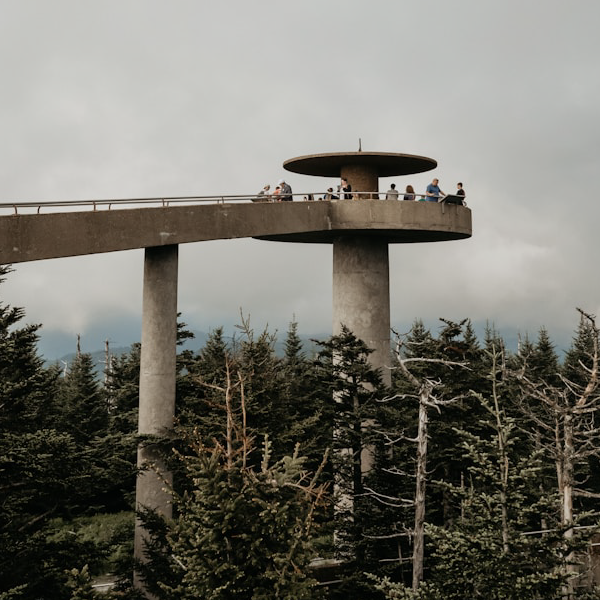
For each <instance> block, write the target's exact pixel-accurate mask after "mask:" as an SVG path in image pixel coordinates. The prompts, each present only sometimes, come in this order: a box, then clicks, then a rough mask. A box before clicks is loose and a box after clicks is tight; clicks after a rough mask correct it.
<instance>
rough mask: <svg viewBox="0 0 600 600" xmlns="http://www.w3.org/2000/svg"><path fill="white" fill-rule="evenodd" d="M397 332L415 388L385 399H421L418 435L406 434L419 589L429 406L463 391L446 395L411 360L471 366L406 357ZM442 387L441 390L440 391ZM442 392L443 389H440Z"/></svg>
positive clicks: (401, 363) (400, 355)
mask: <svg viewBox="0 0 600 600" xmlns="http://www.w3.org/2000/svg"><path fill="white" fill-rule="evenodd" d="M394 333H395V334H396V348H395V354H396V360H397V364H398V368H399V369H400V371H401V372H402V374H403V376H404V377H405V379H406V380H407V381H408V382H409V383H410V384H411V386H412V387H413V389H414V393H412V394H399V395H395V396H394V397H392V398H389V399H386V401H390V400H394V399H408V398H413V399H416V400H417V401H418V405H419V416H418V427H417V436H416V437H415V438H412V439H410V438H404V439H406V440H408V441H411V442H413V443H415V444H416V467H415V496H414V527H413V531H412V535H413V556H412V563H413V574H412V588H413V590H417V589H418V588H419V586H420V584H421V581H422V580H423V565H424V557H425V516H426V511H425V509H426V495H425V492H426V485H427V444H428V424H429V410H430V409H431V408H434V409H435V410H436V411H438V412H440V411H441V408H442V407H443V406H447V405H448V404H452V403H454V402H456V401H458V400H460V399H461V398H462V397H463V395H459V396H455V397H452V398H448V399H445V398H443V397H442V394H443V382H442V380H441V379H432V378H430V377H427V376H418V375H416V374H415V373H414V372H413V371H411V369H410V368H409V366H410V363H420V364H423V363H430V364H436V365H441V366H444V367H446V368H448V369H453V368H462V369H466V368H468V364H467V363H466V362H465V361H461V362H456V361H451V360H446V359H437V358H406V357H405V356H404V352H403V346H404V344H405V342H404V341H403V339H402V337H401V336H400V335H399V334H398V333H396V332H394ZM438 390H439V391H438ZM440 392H441V393H440Z"/></svg>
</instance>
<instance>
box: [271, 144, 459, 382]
mask: <svg viewBox="0 0 600 600" xmlns="http://www.w3.org/2000/svg"><path fill="white" fill-rule="evenodd" d="M283 166H284V168H285V169H286V170H288V171H291V172H293V173H299V174H302V175H315V176H318V177H328V178H343V179H347V180H348V183H349V184H350V185H351V187H352V194H353V200H339V201H333V202H332V204H335V205H336V206H335V207H333V206H332V211H333V213H334V214H333V216H332V221H335V222H336V226H335V227H332V228H330V229H321V230H318V231H309V232H306V231H305V232H301V233H292V234H289V233H287V234H281V235H269V236H260V239H266V240H274V241H282V242H286V241H287V242H305V243H326V244H333V334H334V335H337V334H338V333H340V331H341V327H342V325H345V326H346V327H348V328H349V329H350V330H351V331H352V332H353V333H354V334H355V335H356V336H357V337H358V338H360V339H362V340H363V341H364V342H365V343H366V344H367V345H368V346H369V347H370V348H372V349H373V350H374V352H373V354H372V355H371V357H370V358H371V364H372V365H373V367H375V368H377V369H380V371H381V374H382V377H383V380H384V382H386V383H387V384H389V383H390V382H391V371H390V369H389V368H388V367H389V361H390V291H389V289H390V288H389V253H388V246H389V244H391V243H393V244H395V243H416V242H432V241H445V240H457V239H464V238H468V237H470V236H471V211H470V210H469V209H467V208H466V207H463V206H455V205H446V204H444V203H440V204H438V203H435V202H410V201H398V200H389V201H386V200H378V198H379V178H380V177H392V176H394V177H395V176H403V175H413V174H416V173H423V172H425V171H430V170H432V169H434V168H435V167H436V166H437V162H436V161H435V160H433V159H431V158H427V157H424V156H415V155H411V154H396V153H382V152H362V151H359V152H339V153H329V154H313V155H308V156H300V157H297V158H292V159H289V160H287V161H285V162H284V163H283ZM374 199H377V200H376V201H372V200H374ZM369 200H371V201H369Z"/></svg>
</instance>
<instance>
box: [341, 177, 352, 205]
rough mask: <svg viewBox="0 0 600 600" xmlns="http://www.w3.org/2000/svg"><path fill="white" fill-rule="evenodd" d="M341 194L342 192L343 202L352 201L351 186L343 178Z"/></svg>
mask: <svg viewBox="0 0 600 600" xmlns="http://www.w3.org/2000/svg"><path fill="white" fill-rule="evenodd" d="M342 192H344V200H352V186H351V185H350V184H349V183H348V180H347V179H346V178H345V177H342Z"/></svg>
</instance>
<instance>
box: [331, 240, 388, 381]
mask: <svg viewBox="0 0 600 600" xmlns="http://www.w3.org/2000/svg"><path fill="white" fill-rule="evenodd" d="M342 325H345V326H346V327H348V328H349V329H350V330H351V331H352V332H353V333H354V335H356V337H358V338H360V339H362V340H363V341H364V342H365V344H367V346H369V347H370V348H372V349H373V350H374V352H373V354H371V356H370V361H371V364H372V365H373V367H375V368H376V369H380V370H381V375H382V378H383V381H384V382H385V383H386V384H387V385H389V384H390V383H391V371H390V369H389V365H390V281H389V254H388V243H387V241H386V240H380V239H378V238H371V237H368V236H344V237H340V238H339V239H338V240H336V241H335V242H334V243H333V334H334V335H337V334H339V333H340V331H341V326H342Z"/></svg>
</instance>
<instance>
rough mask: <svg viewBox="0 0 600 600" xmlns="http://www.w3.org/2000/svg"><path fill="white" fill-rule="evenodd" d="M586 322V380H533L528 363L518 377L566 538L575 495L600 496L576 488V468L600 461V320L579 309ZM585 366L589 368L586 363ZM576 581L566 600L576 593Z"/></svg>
mask: <svg viewBox="0 0 600 600" xmlns="http://www.w3.org/2000/svg"><path fill="white" fill-rule="evenodd" d="M577 310H578V311H579V313H580V315H581V318H582V323H583V324H584V325H585V326H587V328H588V329H589V332H590V333H591V336H590V340H591V347H590V348H589V349H588V351H587V352H586V356H585V359H586V361H585V362H584V361H583V360H581V359H579V361H578V362H579V367H580V372H581V373H582V374H583V375H584V376H583V378H582V380H581V381H579V382H575V381H573V380H571V379H569V378H567V377H566V376H565V375H564V374H563V373H560V374H559V381H560V384H559V385H550V384H548V383H547V382H546V381H544V380H534V379H533V378H531V377H530V376H529V374H528V369H527V363H526V361H525V362H524V364H523V366H522V368H521V369H520V371H519V373H518V374H517V378H518V380H519V382H520V384H521V407H522V410H523V412H524V414H525V416H526V417H527V419H528V420H529V421H530V422H532V423H533V424H534V429H533V431H529V435H531V436H536V441H537V443H538V444H539V443H540V441H539V440H541V446H542V448H543V450H544V451H545V452H546V454H547V455H549V456H550V457H551V458H552V460H553V461H554V463H555V466H556V482H557V489H558V492H559V495H560V498H561V524H562V526H563V528H564V530H565V534H564V536H565V538H566V539H567V540H571V539H572V538H573V535H574V528H573V524H574V520H575V515H574V508H573V507H574V503H573V499H574V497H575V496H577V495H579V496H587V497H598V494H593V493H590V492H587V491H585V490H583V489H578V488H577V484H576V473H577V468H578V466H581V465H582V464H584V463H585V462H586V461H587V460H588V459H589V458H590V457H592V456H595V457H600V428H599V427H597V426H596V422H597V417H598V411H599V410H600V377H599V358H600V357H599V330H598V327H597V325H596V318H595V317H594V316H593V315H590V314H588V313H586V312H584V311H583V310H581V309H577ZM586 363H587V364H586ZM572 562H573V561H570V560H569V561H568V563H569V566H568V567H567V568H568V571H569V573H571V574H572V575H573V577H574V576H575V575H576V567H575V565H573V564H571V563H572ZM573 590H574V586H573V579H571V583H570V586H569V589H568V590H566V596H567V597H568V598H571V597H572V596H573V593H574V591H573Z"/></svg>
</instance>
